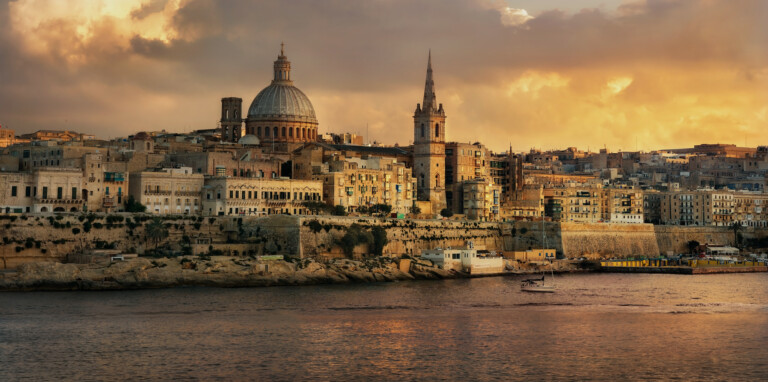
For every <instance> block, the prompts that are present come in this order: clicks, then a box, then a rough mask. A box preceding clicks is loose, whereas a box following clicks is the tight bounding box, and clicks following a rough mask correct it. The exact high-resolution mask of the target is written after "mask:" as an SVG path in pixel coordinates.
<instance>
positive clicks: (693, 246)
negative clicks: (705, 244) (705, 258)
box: [688, 240, 700, 253]
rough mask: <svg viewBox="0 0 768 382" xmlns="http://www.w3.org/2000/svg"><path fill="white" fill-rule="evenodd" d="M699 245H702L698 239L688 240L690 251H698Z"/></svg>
mask: <svg viewBox="0 0 768 382" xmlns="http://www.w3.org/2000/svg"><path fill="white" fill-rule="evenodd" d="M699 245H700V244H699V242H698V241H696V240H691V241H689V242H688V252H690V253H695V252H696V248H698V247H699Z"/></svg>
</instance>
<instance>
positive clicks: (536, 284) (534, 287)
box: [520, 217, 555, 293]
mask: <svg viewBox="0 0 768 382" xmlns="http://www.w3.org/2000/svg"><path fill="white" fill-rule="evenodd" d="M545 242H546V234H545V233H544V217H542V218H541V248H542V249H544V248H546V245H545ZM552 259H553V258H552V257H549V256H547V260H549V268H550V269H551V271H552V276H551V278H552V282H551V283H549V284H547V283H546V281H545V280H544V277H545V274H544V271H542V272H541V278H540V279H525V280H523V282H522V283H520V290H522V291H523V292H538V293H555V266H554V265H553V264H552Z"/></svg>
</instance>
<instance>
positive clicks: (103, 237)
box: [0, 214, 768, 269]
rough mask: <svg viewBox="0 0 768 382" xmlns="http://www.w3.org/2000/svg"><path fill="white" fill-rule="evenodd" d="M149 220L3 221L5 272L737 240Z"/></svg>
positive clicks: (665, 246) (487, 226) (489, 227)
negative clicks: (159, 254) (108, 251)
mask: <svg viewBox="0 0 768 382" xmlns="http://www.w3.org/2000/svg"><path fill="white" fill-rule="evenodd" d="M110 216H111V218H110ZM110 219H111V221H110ZM152 219H153V217H151V216H147V215H143V216H142V215H138V216H134V215H131V214H119V215H109V216H108V215H103V214H102V215H93V214H91V215H82V214H62V215H28V216H13V217H9V216H3V217H2V218H1V219H0V240H2V242H1V243H0V269H11V268H16V267H17V266H19V265H20V264H23V263H27V262H38V261H63V260H64V259H66V256H67V254H70V253H82V252H83V251H85V250H87V249H88V248H115V249H119V250H122V251H124V252H126V253H138V254H143V253H145V252H147V251H151V250H153V249H154V248H155V247H159V248H161V250H162V249H163V248H167V250H168V251H171V252H172V253H177V254H178V253H181V252H183V253H184V254H206V253H208V254H219V255H231V256H242V255H264V254H282V255H285V256H288V257H312V258H338V257H344V253H343V251H342V247H341V245H340V242H341V240H342V238H343V236H344V235H345V233H346V232H347V231H348V229H349V227H350V226H351V225H352V224H357V225H359V226H360V227H362V228H363V229H366V230H371V229H372V228H373V227H381V228H383V229H384V231H385V232H386V237H387V241H388V242H387V244H386V245H385V246H384V247H383V251H382V253H383V254H384V255H388V254H389V255H402V254H408V255H418V254H420V253H421V252H422V251H423V250H425V249H432V248H449V247H452V248H460V247H464V246H465V245H467V243H468V242H469V241H472V242H474V244H475V246H476V247H477V248H484V249H488V250H491V251H513V250H527V249H533V248H540V247H546V248H554V249H556V250H557V251H558V253H559V254H560V255H561V256H565V257H569V258H575V257H582V256H584V257H588V258H610V257H617V258H624V257H636V256H648V257H655V256H658V255H659V254H668V253H684V252H687V251H688V243H689V242H690V241H697V242H699V243H701V244H704V243H711V244H729V245H733V244H734V242H735V237H736V235H735V234H734V232H733V231H732V230H731V229H729V228H727V227H680V226H653V225H650V224H604V223H598V224H578V223H555V222H506V223H483V222H472V221H461V220H405V219H384V218H372V217H337V216H287V215H275V216H268V217H259V218H256V217H242V218H241V217H213V218H211V217H204V218H203V217H195V216H175V217H174V216H166V217H162V220H161V221H162V222H163V224H164V226H165V227H166V229H167V230H168V237H167V238H165V239H163V240H160V241H158V242H154V241H153V240H151V239H149V238H148V236H147V233H146V227H147V225H148V224H149V222H151V221H152ZM740 234H741V235H742V236H743V238H744V239H751V238H762V237H766V236H768V230H756V229H754V228H744V229H743V230H742V232H741V233H740ZM174 251H175V252H174ZM371 252H372V251H371V248H369V245H368V244H360V245H357V246H355V247H354V250H353V256H354V257H361V256H365V255H369V254H371Z"/></svg>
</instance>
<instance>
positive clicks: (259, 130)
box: [256, 126, 261, 138]
mask: <svg viewBox="0 0 768 382" xmlns="http://www.w3.org/2000/svg"><path fill="white" fill-rule="evenodd" d="M256 135H258V136H259V138H261V126H259V127H257V128H256Z"/></svg>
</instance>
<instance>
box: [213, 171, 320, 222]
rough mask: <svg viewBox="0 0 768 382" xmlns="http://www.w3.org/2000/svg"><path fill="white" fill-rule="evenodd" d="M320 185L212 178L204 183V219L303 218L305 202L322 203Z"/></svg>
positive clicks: (316, 182)
mask: <svg viewBox="0 0 768 382" xmlns="http://www.w3.org/2000/svg"><path fill="white" fill-rule="evenodd" d="M322 194H323V186H322V184H321V183H320V182H319V181H313V180H295V179H263V178H237V177H211V178H207V179H206V180H205V187H204V190H203V202H202V213H203V214H204V215H256V216H263V215H272V214H291V215H297V214H298V215H304V214H309V211H308V210H307V208H306V207H305V206H304V204H303V203H304V202H322Z"/></svg>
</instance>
